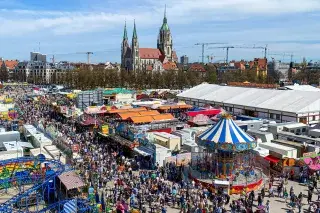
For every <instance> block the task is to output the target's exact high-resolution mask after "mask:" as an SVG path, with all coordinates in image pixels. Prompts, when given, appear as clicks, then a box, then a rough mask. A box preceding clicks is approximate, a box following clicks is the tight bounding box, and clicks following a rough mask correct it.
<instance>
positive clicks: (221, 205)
mask: <svg viewBox="0 0 320 213" xmlns="http://www.w3.org/2000/svg"><path fill="white" fill-rule="evenodd" d="M29 91H30V90H28V89H26V88H20V89H16V91H15V93H12V94H14V98H15V102H16V105H17V107H19V108H20V109H21V111H22V113H21V115H20V119H21V120H23V122H24V123H26V124H32V125H39V124H41V125H43V127H44V128H46V126H48V125H51V124H54V125H55V126H56V128H57V130H58V131H59V134H60V136H63V137H64V139H65V140H64V142H63V143H65V144H64V145H65V146H66V147H70V146H71V145H75V144H77V145H78V146H79V157H78V158H76V159H73V160H72V161H71V163H72V166H73V167H74V169H75V170H76V171H78V172H79V175H80V176H81V177H82V178H83V180H84V182H85V183H86V184H87V185H88V186H89V187H92V188H94V190H95V191H96V192H99V193H101V194H104V196H102V197H103V198H104V201H103V202H104V203H106V209H108V210H110V211H113V210H115V211H116V212H119V213H120V212H121V213H127V212H129V211H132V210H133V211H139V212H142V213H146V212H162V213H165V212H167V211H168V210H169V209H179V211H180V212H190V213H191V212H192V213H193V212H194V213H203V212H206V213H222V212H227V210H228V211H229V210H230V211H231V212H232V213H236V212H254V211H256V212H267V213H268V212H270V201H269V199H271V198H272V197H274V196H277V197H279V198H282V199H283V201H284V202H286V203H287V205H288V207H289V211H293V210H294V209H297V210H298V211H299V212H302V210H301V209H302V205H303V197H304V195H303V194H302V193H299V194H298V195H296V194H295V192H294V188H293V187H291V188H290V189H289V190H287V188H286V185H287V181H288V174H286V173H284V174H283V175H282V176H280V177H277V181H275V179H276V178H275V177H271V178H270V184H269V191H266V190H265V188H263V189H261V191H259V193H258V192H255V191H252V192H250V193H246V192H243V193H242V194H241V196H240V197H238V198H235V199H233V200H232V201H231V198H230V196H229V195H228V194H227V193H226V192H224V191H223V190H218V191H215V192H212V191H210V190H208V189H207V188H205V187H203V186H202V185H201V184H197V183H195V182H194V181H192V180H189V179H188V178H187V175H185V172H184V167H176V166H175V165H173V164H166V165H164V166H163V167H160V166H159V165H155V169H154V170H144V168H143V167H142V166H141V165H140V163H139V161H138V160H137V158H132V159H130V158H128V157H126V156H124V154H123V151H122V149H121V147H120V146H118V145H112V143H111V142H109V143H105V142H103V141H101V139H100V138H99V137H98V136H97V134H95V133H94V132H90V131H83V129H81V130H80V129H78V127H77V125H75V124H76V121H75V120H71V121H70V119H69V120H68V119H67V120H66V119H63V118H62V117H61V115H59V114H58V113H57V112H56V111H55V110H54V108H53V107H52V103H53V102H57V101H59V100H60V101H61V99H64V97H62V96H59V95H56V96H53V95H45V96H42V97H41V98H40V99H38V100H37V101H35V100H33V99H28V98H26V94H27V93H28V92H29ZM65 103H66V104H69V105H72V104H73V102H72V101H70V100H65ZM56 143H58V142H57V141H56ZM59 143H61V141H59ZM318 180H319V175H318V176H315V177H312V178H311V179H310V185H309V189H308V193H307V202H308V204H309V203H310V207H309V211H310V212H316V213H320V205H319V203H317V202H313V203H312V202H311V201H312V196H313V194H315V193H316V191H317V181H318ZM266 194H268V195H266ZM275 194H276V195H275ZM267 197H268V198H267ZM319 198H320V196H318V200H319Z"/></svg>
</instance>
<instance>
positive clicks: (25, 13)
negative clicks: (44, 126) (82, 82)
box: [0, 0, 320, 62]
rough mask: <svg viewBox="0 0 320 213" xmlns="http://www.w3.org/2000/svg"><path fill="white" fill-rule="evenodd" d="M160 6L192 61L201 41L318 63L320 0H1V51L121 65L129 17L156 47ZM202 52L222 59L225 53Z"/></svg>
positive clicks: (241, 53)
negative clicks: (123, 38)
mask: <svg viewBox="0 0 320 213" xmlns="http://www.w3.org/2000/svg"><path fill="white" fill-rule="evenodd" d="M165 4H167V17H168V23H169V26H170V29H171V33H172V36H173V42H174V49H175V50H176V51H177V54H178V56H181V55H185V54H186V55H188V56H189V58H190V60H191V61H199V60H201V58H200V55H201V48H200V46H195V45H194V44H195V43H200V42H223V43H227V44H226V45H246V46H253V45H256V46H264V45H266V44H268V48H269V52H270V53H275V54H283V53H286V54H288V55H289V54H293V55H294V57H293V59H294V61H301V60H302V58H303V57H304V56H305V57H306V58H307V59H308V60H313V61H317V60H320V57H319V50H320V0H223V1H221V0H209V1H208V0H197V1H195V0H170V1H169V0H164V1H155V0H131V1H129V0H51V1H49V0H0V27H1V28H0V29H1V30H0V41H1V48H0V56H1V57H3V58H5V59H18V60H28V59H29V54H30V52H31V51H38V50H39V47H40V52H42V53H46V54H48V58H50V57H52V54H55V58H56V60H70V61H85V60H86V56H85V55H84V54H75V53H77V52H87V51H92V52H94V54H93V55H92V59H91V61H92V62H105V61H112V62H115V61H117V62H119V61H120V44H121V39H122V34H123V25H124V21H125V20H127V25H128V35H129V39H131V36H132V28H133V20H134V19H135V20H136V24H137V33H138V38H139V43H140V47H156V41H157V35H158V30H159V27H160V26H161V23H162V18H163V11H164V5H165ZM39 42H40V45H39ZM216 46H224V45H216ZM205 55H212V56H215V57H214V61H218V60H224V59H225V55H226V51H225V50H224V49H208V48H206V49H205ZM262 56H263V52H262V50H260V49H231V50H230V53H229V59H230V60H232V59H235V60H240V59H252V58H254V57H262ZM270 57H271V56H268V58H270ZM272 57H275V58H278V59H279V60H287V61H288V60H289V58H290V57H286V56H272Z"/></svg>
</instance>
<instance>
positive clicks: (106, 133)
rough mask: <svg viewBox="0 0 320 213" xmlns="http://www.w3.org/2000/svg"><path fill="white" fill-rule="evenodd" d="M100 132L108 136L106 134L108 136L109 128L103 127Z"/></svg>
mask: <svg viewBox="0 0 320 213" xmlns="http://www.w3.org/2000/svg"><path fill="white" fill-rule="evenodd" d="M101 132H102V134H104V135H108V134H109V126H108V125H103V126H102V127H101Z"/></svg>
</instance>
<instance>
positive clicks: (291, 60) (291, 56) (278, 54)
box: [269, 53, 294, 62]
mask: <svg viewBox="0 0 320 213" xmlns="http://www.w3.org/2000/svg"><path fill="white" fill-rule="evenodd" d="M269 55H273V56H275V55H277V56H282V57H283V59H284V57H285V56H290V62H293V56H294V55H293V53H291V54H288V53H282V54H281V53H274V54H269Z"/></svg>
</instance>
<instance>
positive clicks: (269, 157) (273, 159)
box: [264, 155, 280, 163]
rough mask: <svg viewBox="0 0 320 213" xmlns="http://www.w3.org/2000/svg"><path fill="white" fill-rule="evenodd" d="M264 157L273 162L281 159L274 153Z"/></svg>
mask: <svg viewBox="0 0 320 213" xmlns="http://www.w3.org/2000/svg"><path fill="white" fill-rule="evenodd" d="M264 159H266V160H267V161H270V162H272V163H278V162H279V161H280V159H279V158H277V157H274V156H272V155H268V156H266V157H264Z"/></svg>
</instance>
